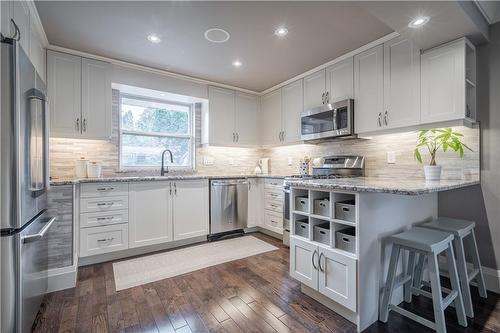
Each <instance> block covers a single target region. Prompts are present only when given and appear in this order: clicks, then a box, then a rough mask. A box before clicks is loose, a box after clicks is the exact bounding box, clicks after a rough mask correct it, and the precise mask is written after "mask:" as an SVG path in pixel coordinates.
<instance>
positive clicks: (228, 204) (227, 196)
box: [208, 178, 248, 240]
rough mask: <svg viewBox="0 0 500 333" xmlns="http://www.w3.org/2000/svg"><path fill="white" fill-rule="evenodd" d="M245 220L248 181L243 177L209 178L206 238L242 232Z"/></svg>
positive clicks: (246, 214) (246, 218)
mask: <svg viewBox="0 0 500 333" xmlns="http://www.w3.org/2000/svg"><path fill="white" fill-rule="evenodd" d="M247 221H248V181H247V180H246V179H244V178H239V179H213V180H211V181H210V235H209V236H208V239H209V240H213V239H216V238H220V237H225V236H228V235H232V234H236V233H243V232H244V231H243V229H244V228H246V227H247Z"/></svg>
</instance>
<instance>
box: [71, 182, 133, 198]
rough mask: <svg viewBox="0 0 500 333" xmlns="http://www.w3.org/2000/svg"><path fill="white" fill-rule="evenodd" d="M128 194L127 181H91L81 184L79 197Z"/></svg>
mask: <svg viewBox="0 0 500 333" xmlns="http://www.w3.org/2000/svg"><path fill="white" fill-rule="evenodd" d="M121 195H128V183H95V184H94V183H92V184H82V185H81V187H80V197H82V198H101V197H111V196H121Z"/></svg>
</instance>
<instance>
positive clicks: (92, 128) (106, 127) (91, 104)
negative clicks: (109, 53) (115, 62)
mask: <svg viewBox="0 0 500 333" xmlns="http://www.w3.org/2000/svg"><path fill="white" fill-rule="evenodd" d="M82 119H83V122H82V137H83V138H86V139H109V137H110V136H111V65H110V64H109V63H107V62H103V61H98V60H92V59H86V58H83V59H82Z"/></svg>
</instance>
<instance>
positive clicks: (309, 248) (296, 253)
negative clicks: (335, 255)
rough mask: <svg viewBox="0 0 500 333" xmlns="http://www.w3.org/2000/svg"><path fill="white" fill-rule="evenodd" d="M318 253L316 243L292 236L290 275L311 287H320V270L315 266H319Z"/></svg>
mask: <svg viewBox="0 0 500 333" xmlns="http://www.w3.org/2000/svg"><path fill="white" fill-rule="evenodd" d="M318 255H319V253H318V247H317V246H316V245H313V244H311V243H309V242H306V241H303V240H301V239H297V238H295V237H294V236H291V237H290V276H291V277H293V278H294V279H296V280H298V281H300V282H302V283H303V284H305V285H306V286H308V287H310V288H313V289H318V270H317V268H315V267H314V266H315V265H316V267H317V260H318ZM313 260H315V262H314V263H313Z"/></svg>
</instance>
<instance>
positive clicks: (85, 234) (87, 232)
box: [80, 224, 128, 257]
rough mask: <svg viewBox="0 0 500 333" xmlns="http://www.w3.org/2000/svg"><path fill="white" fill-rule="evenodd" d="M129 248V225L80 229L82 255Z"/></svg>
mask: <svg viewBox="0 0 500 333" xmlns="http://www.w3.org/2000/svg"><path fill="white" fill-rule="evenodd" d="M126 249H128V225H127V224H116V225H107V226H102V227H94V228H82V229H80V257H87V256H93V255H97V254H103V253H108V252H114V251H120V250H126Z"/></svg>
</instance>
